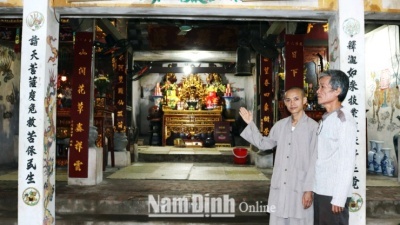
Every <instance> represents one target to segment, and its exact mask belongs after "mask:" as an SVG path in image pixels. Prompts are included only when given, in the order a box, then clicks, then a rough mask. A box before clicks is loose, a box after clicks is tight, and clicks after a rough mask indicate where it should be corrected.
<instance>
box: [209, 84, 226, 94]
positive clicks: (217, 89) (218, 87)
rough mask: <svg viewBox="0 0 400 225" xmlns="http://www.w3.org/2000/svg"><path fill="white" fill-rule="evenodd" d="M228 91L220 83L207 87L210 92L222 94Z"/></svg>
mask: <svg viewBox="0 0 400 225" xmlns="http://www.w3.org/2000/svg"><path fill="white" fill-rule="evenodd" d="M225 89H226V86H225V85H224V84H222V83H219V82H214V83H212V84H209V85H208V86H207V91H208V92H222V93H224V92H225Z"/></svg>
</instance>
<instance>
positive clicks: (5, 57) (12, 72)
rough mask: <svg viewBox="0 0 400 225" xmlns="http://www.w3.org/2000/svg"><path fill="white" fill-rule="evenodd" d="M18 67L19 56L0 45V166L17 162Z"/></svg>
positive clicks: (19, 63)
mask: <svg viewBox="0 0 400 225" xmlns="http://www.w3.org/2000/svg"><path fill="white" fill-rule="evenodd" d="M20 66H21V55H20V54H19V53H16V52H15V50H14V48H11V47H10V46H8V45H6V44H0V113H1V114H0V115H1V116H0V154H1V156H2V157H0V164H5V163H15V162H17V160H18V149H17V147H18V146H17V145H18V141H17V140H18V123H19V120H18V115H19V80H20ZM14 140H15V141H14Z"/></svg>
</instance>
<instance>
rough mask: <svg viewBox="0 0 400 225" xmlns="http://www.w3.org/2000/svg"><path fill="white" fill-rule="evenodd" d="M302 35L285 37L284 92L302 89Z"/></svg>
mask: <svg viewBox="0 0 400 225" xmlns="http://www.w3.org/2000/svg"><path fill="white" fill-rule="evenodd" d="M303 43H304V35H302V34H298V35H285V51H286V52H285V60H286V65H285V90H288V89H289V88H291V87H300V88H303V78H304V74H303V72H304V69H303V68H304V54H303Z"/></svg>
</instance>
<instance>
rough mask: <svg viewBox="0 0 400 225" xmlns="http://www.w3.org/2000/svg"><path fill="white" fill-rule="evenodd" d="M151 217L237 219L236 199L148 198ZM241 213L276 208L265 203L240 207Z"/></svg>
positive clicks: (202, 196)
mask: <svg viewBox="0 0 400 225" xmlns="http://www.w3.org/2000/svg"><path fill="white" fill-rule="evenodd" d="M148 204H149V205H148V213H149V217H215V218H216V217H235V209H236V203H235V199H233V198H230V197H229V195H222V196H219V197H211V196H210V195H209V194H205V195H202V194H192V195H191V196H189V197H188V196H183V197H161V196H160V195H156V196H153V195H149V196H148ZM238 210H239V211H240V212H254V213H267V212H274V211H275V206H271V207H269V206H268V205H267V204H263V202H262V201H261V202H255V204H248V203H246V202H241V203H240V204H239V205H238Z"/></svg>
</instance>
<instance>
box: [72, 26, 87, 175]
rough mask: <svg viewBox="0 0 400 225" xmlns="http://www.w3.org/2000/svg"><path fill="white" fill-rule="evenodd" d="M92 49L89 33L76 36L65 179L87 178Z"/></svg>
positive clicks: (80, 33) (79, 33)
mask: <svg viewBox="0 0 400 225" xmlns="http://www.w3.org/2000/svg"><path fill="white" fill-rule="evenodd" d="M92 46H93V34H92V33H91V32H78V33H76V36H75V45H74V69H73V75H72V100H73V101H72V106H71V139H70V144H69V146H70V150H69V158H68V176H69V177H75V178H87V177H88V168H89V167H88V162H89V121H90V111H91V110H90V105H91V104H90V85H91V83H92V81H91V73H92V72H91V71H92V68H91V62H92Z"/></svg>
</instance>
